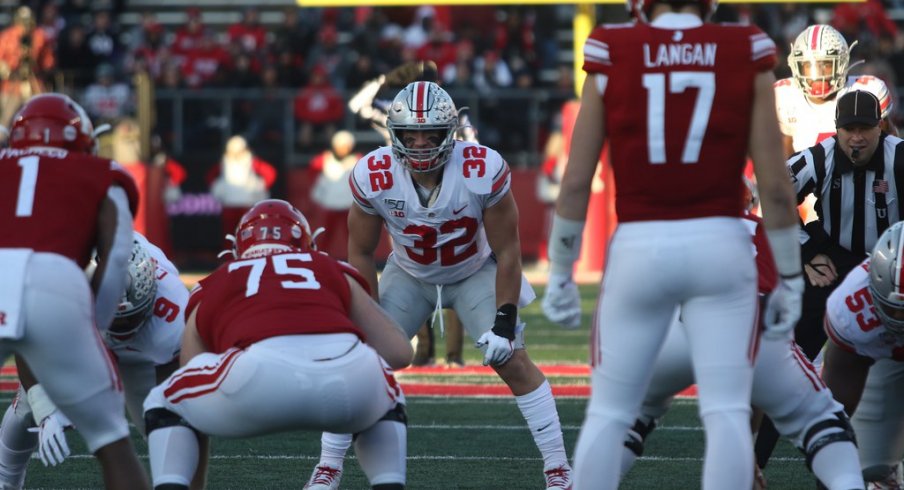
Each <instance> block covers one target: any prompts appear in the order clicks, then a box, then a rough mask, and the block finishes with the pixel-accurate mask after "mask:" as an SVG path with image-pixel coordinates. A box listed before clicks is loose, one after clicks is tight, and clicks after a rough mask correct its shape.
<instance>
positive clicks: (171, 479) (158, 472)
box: [148, 425, 199, 487]
mask: <svg viewBox="0 0 904 490" xmlns="http://www.w3.org/2000/svg"><path fill="white" fill-rule="evenodd" d="M198 451H199V449H198V436H196V435H195V432H194V431H193V430H191V429H189V428H188V427H185V426H182V425H175V426H172V427H163V428H160V429H156V430H153V431H151V433H150V434H148V453H150V459H151V479H152V480H153V483H154V486H155V487H156V486H157V485H162V484H165V483H175V484H177V485H186V486H188V485H190V484H191V479H192V477H194V475H195V470H197V468H198Z"/></svg>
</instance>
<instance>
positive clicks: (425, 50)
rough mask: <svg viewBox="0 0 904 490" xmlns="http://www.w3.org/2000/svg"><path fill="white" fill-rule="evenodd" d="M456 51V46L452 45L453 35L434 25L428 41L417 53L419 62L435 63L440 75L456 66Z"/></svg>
mask: <svg viewBox="0 0 904 490" xmlns="http://www.w3.org/2000/svg"><path fill="white" fill-rule="evenodd" d="M456 51H457V50H456V46H455V44H453V43H452V34H451V33H449V32H446V31H444V30H442V28H441V27H440V26H438V25H434V26H433V27H432V28H431V31H430V34H429V37H428V41H427V42H426V43H425V44H424V45H423V46H421V47H420V48H418V50H417V51H416V53H417V59H418V60H419V61H428V60H430V61H433V62H434V63H436V66H437V69H438V70H439V73H444V72H445V71H446V69H447V68H448V67H449V66H454V65H455V60H456V54H457V53H456Z"/></svg>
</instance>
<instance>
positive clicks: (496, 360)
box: [474, 330, 515, 366]
mask: <svg viewBox="0 0 904 490" xmlns="http://www.w3.org/2000/svg"><path fill="white" fill-rule="evenodd" d="M474 345H475V346H476V347H477V348H478V349H482V348H483V347H484V346H486V351H484V354H483V365H484V366H489V365H493V366H501V365H503V364H505V363H506V362H508V360H509V359H511V358H512V354H514V353H515V347H514V346H513V345H512V341H511V340H509V339H507V338H505V337H500V336H498V335H496V334H494V333H493V331H492V330H487V331H486V332H484V333H483V335H481V336H480V338H479V339H477V343H476V344H474Z"/></svg>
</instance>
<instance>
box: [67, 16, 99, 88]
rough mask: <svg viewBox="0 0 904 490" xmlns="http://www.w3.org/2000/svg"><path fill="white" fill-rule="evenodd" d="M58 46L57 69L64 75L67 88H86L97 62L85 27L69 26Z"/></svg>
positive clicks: (79, 25) (77, 24) (75, 24)
mask: <svg viewBox="0 0 904 490" xmlns="http://www.w3.org/2000/svg"><path fill="white" fill-rule="evenodd" d="M60 37H61V39H60V41H59V42H58V44H57V58H58V59H59V62H58V63H57V68H58V69H59V71H60V72H61V73H62V74H63V77H64V80H65V83H66V86H67V87H76V88H84V87H86V86H88V84H89V83H91V80H92V77H93V76H94V70H95V69H96V68H97V60H96V59H95V57H94V53H93V52H92V51H91V48H89V47H88V38H87V32H86V30H85V26H83V25H81V24H79V23H74V24H69V26H68V27H67V28H66V30H65V31H63V33H62V35H61V36H60Z"/></svg>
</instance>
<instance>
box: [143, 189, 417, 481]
mask: <svg viewBox="0 0 904 490" xmlns="http://www.w3.org/2000/svg"><path fill="white" fill-rule="evenodd" d="M235 235H236V246H235V256H236V259H235V260H233V261H231V262H229V263H227V264H224V265H222V266H221V267H220V268H218V269H217V270H215V271H214V272H213V273H211V274H210V276H208V277H207V278H205V279H203V280H201V282H200V283H199V285H198V286H197V287H196V288H195V290H194V291H193V292H192V295H191V297H190V298H189V303H188V307H187V308H186V318H187V320H186V324H185V333H184V336H183V342H182V352H181V359H182V362H183V367H182V368H181V369H179V370H178V371H176V372H175V373H173V374H172V375H171V376H170V377H169V378H168V379H167V380H166V381H164V382H163V383H162V384H161V385H159V386H157V387H156V388H154V389H153V390H152V391H151V393H150V394H149V395H148V398H147V399H146V400H145V404H144V410H145V425H146V427H147V430H148V446H149V451H150V458H151V473H152V477H153V480H154V485H155V486H160V485H168V486H167V488H172V489H174V490H175V489H178V488H188V485H189V483H190V482H191V479H192V475H194V473H195V470H196V468H197V466H198V455H199V447H200V446H199V438H198V436H197V435H196V432H195V431H199V432H200V433H203V434H208V435H216V436H221V437H247V436H252V435H260V434H267V433H273V432H279V431H286V430H317V431H334V432H341V433H350V434H357V435H358V437H357V438H356V439H355V443H356V449H357V450H358V451H359V454H358V456H359V462H360V463H361V466H362V468H363V470H364V472H365V474H367V476H368V478H369V479H370V481H371V484H372V485H381V487H380V488H386V489H401V488H403V486H404V483H405V437H406V429H405V419H406V417H405V410H404V396H403V395H402V392H401V389H400V387H399V385H398V384H397V383H396V382H395V378H394V377H393V374H392V368H399V367H404V366H407V365H408V363H409V362H411V357H412V355H413V351H412V348H411V345H410V344H409V343H408V339H407V338H406V337H405V336H404V335H403V334H402V330H401V327H399V326H398V325H397V324H396V323H395V322H394V321H393V320H391V319H390V318H389V317H388V316H387V315H386V314H385V312H384V311H383V310H382V309H381V308H380V307H379V306H378V305H377V303H376V302H375V301H374V300H373V299H371V297H370V293H369V292H368V289H367V285H366V284H367V283H366V281H365V280H364V278H362V277H361V276H360V275H359V274H358V273H357V271H355V270H354V269H353V268H352V267H351V266H349V265H347V264H345V263H344V262H339V261H337V260H335V259H333V258H331V257H329V256H328V255H326V254H323V253H320V252H317V251H316V250H314V248H313V246H312V244H311V230H310V227H309V226H308V222H307V220H306V219H305V217H304V215H302V214H301V212H299V211H298V210H297V209H295V208H294V207H293V206H292V205H291V204H289V203H287V202H285V201H281V200H276V199H268V200H264V201H261V202H259V203H257V204H256V205H254V207H252V208H251V209H250V210H249V211H248V212H247V213H246V214H245V215H244V216H243V217H242V219H241V221H240V222H239V225H238V228H237V229H236V234H235ZM362 451H363V453H362ZM186 461H189V462H190V464H186V463H185V462H186Z"/></svg>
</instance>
